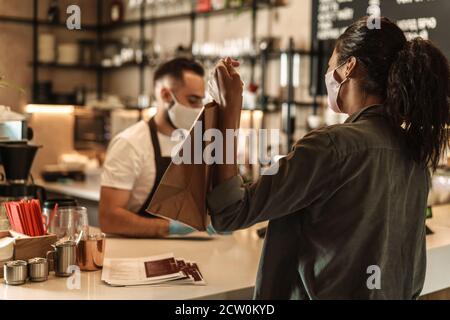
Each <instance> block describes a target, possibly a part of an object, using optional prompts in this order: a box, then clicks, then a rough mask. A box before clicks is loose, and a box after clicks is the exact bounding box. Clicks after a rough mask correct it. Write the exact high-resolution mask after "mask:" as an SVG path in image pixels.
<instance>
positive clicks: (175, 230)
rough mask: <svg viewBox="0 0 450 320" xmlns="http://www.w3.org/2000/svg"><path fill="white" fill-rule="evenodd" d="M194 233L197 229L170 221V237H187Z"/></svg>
mask: <svg viewBox="0 0 450 320" xmlns="http://www.w3.org/2000/svg"><path fill="white" fill-rule="evenodd" d="M192 232H195V229H193V228H191V227H188V226H187V225H185V224H182V223H180V222H178V221H175V220H170V223H169V235H171V236H172V235H181V236H184V235H187V234H190V233H192Z"/></svg>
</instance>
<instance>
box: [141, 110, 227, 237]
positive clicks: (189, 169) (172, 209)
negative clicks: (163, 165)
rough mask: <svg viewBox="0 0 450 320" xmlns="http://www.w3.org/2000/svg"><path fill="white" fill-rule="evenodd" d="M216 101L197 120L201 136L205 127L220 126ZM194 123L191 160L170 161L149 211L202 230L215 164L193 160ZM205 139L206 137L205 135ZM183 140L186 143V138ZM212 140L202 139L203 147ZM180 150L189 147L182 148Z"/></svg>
mask: <svg viewBox="0 0 450 320" xmlns="http://www.w3.org/2000/svg"><path fill="white" fill-rule="evenodd" d="M218 107H219V106H218V105H217V104H216V103H210V104H208V105H206V106H205V108H204V109H203V111H202V113H201V114H200V116H199V117H198V118H197V121H201V122H202V132H201V133H202V137H203V134H204V132H205V131H206V130H208V129H211V128H217V124H218V123H217V122H218V112H217V111H218V109H217V108H218ZM194 128H195V126H194V127H192V129H191V131H190V132H189V136H190V145H191V148H190V149H191V160H192V161H191V164H175V163H173V162H172V163H171V164H170V165H169V167H168V168H167V170H166V172H165V173H164V176H163V178H162V180H161V183H160V184H159V186H158V188H157V189H156V192H155V194H154V195H153V198H152V200H151V202H150V205H149V206H148V208H147V212H148V213H150V214H153V215H156V216H159V217H162V218H166V219H171V220H177V221H179V222H182V223H184V224H186V225H188V226H191V227H193V228H194V229H197V230H199V231H205V230H206V227H207V226H208V224H209V219H208V215H207V207H206V194H207V192H208V191H209V190H210V188H211V176H212V168H213V166H212V165H207V164H205V163H204V161H203V157H202V164H194V145H195V143H194V141H195V137H194ZM202 141H203V139H202ZM184 143H187V140H185V142H184ZM209 143H210V142H202V150H201V151H202V156H203V150H204V149H205V147H206V146H207V145H208V144H209ZM181 150H186V149H185V148H181Z"/></svg>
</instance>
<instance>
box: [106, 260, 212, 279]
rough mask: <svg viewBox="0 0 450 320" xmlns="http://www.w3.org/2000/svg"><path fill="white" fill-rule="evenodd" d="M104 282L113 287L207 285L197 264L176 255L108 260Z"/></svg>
mask: <svg viewBox="0 0 450 320" xmlns="http://www.w3.org/2000/svg"><path fill="white" fill-rule="evenodd" d="M102 281H104V282H106V283H108V284H109V285H111V286H138V285H161V284H164V285H189V284H191V285H205V284H206V282H205V280H204V278H203V275H202V273H201V272H200V269H199V267H198V265H197V264H196V263H194V262H190V261H186V260H184V259H181V258H175V256H174V255H173V254H172V253H169V254H164V255H158V256H152V257H143V258H124V259H108V258H105V261H104V263H103V271H102Z"/></svg>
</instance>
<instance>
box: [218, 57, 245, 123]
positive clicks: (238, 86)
mask: <svg viewBox="0 0 450 320" xmlns="http://www.w3.org/2000/svg"><path fill="white" fill-rule="evenodd" d="M237 67H239V62H238V61H236V60H233V59H231V58H226V59H222V60H220V61H219V62H218V63H217V65H216V75H217V83H218V86H219V94H220V100H221V101H220V102H219V104H220V106H221V108H220V109H221V122H222V125H224V126H225V128H227V129H228V128H230V129H233V128H237V127H239V120H240V115H241V108H242V94H243V90H244V85H243V82H242V80H241V76H240V75H239V73H238V72H237V71H236V68H237Z"/></svg>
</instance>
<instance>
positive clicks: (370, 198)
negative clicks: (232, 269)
mask: <svg viewBox="0 0 450 320" xmlns="http://www.w3.org/2000/svg"><path fill="white" fill-rule="evenodd" d="M429 181H430V177H429V172H428V170H427V169H426V168H424V166H421V165H419V164H417V163H416V162H415V161H413V160H412V159H411V158H410V157H409V156H408V152H407V150H406V147H405V146H404V145H403V144H402V142H401V139H399V138H398V136H397V135H396V134H395V133H394V131H393V130H392V128H391V126H390V125H389V124H388V121H387V119H386V117H385V115H384V108H383V106H382V105H374V106H370V107H367V108H365V109H363V110H362V111H360V112H358V113H356V114H353V115H352V116H350V117H349V119H348V120H347V121H346V122H345V123H344V124H341V125H335V126H331V127H326V128H323V129H319V130H315V131H313V132H311V133H309V134H308V135H307V136H305V137H304V138H303V139H301V140H300V141H298V142H297V143H296V145H295V146H294V148H293V150H292V152H291V153H290V154H289V155H288V156H287V157H285V158H283V159H282V160H280V162H279V169H278V172H277V173H276V174H275V175H265V176H262V177H261V178H260V179H259V180H258V181H257V182H256V183H254V184H251V185H247V186H244V185H243V184H242V179H241V178H240V177H234V178H232V179H230V180H228V181H226V182H224V183H223V184H221V185H219V186H218V187H216V188H215V189H214V190H212V191H211V192H210V193H209V194H208V207H209V210H210V214H211V218H212V223H213V226H214V228H216V229H217V230H218V231H232V230H237V229H241V228H246V227H249V226H251V225H253V224H255V223H258V222H261V221H266V220H269V221H270V222H269V227H268V230H267V234H266V238H265V243H264V248H263V253H262V256H261V261H260V266H259V271H258V276H257V279H256V288H255V298H256V299H415V298H417V297H418V296H419V294H420V292H421V290H422V287H423V283H424V278H425V268H426V248H425V212H426V205H427V195H428V191H429ZM236 272H239V266H236Z"/></svg>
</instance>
